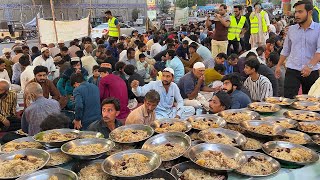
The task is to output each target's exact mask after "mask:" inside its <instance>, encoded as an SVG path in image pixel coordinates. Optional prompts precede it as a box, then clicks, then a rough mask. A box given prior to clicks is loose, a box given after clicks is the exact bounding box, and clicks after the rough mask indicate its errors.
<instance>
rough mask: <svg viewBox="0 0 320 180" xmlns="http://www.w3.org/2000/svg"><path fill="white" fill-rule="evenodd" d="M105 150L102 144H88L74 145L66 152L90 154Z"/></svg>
mask: <svg viewBox="0 0 320 180" xmlns="http://www.w3.org/2000/svg"><path fill="white" fill-rule="evenodd" d="M103 152H105V148H104V146H103V145H102V144H89V145H81V146H74V147H71V148H70V149H69V150H68V153H70V154H74V155H92V154H101V153H103Z"/></svg>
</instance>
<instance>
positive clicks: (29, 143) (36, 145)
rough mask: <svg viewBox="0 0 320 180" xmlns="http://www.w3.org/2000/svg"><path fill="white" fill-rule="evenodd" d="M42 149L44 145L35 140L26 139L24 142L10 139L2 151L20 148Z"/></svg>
mask: <svg viewBox="0 0 320 180" xmlns="http://www.w3.org/2000/svg"><path fill="white" fill-rule="evenodd" d="M26 148H30V149H40V148H42V145H41V144H40V143H38V142H35V141H24V142H14V141H10V142H8V143H6V144H4V145H3V147H2V151H3V152H13V151H16V150H20V149H26Z"/></svg>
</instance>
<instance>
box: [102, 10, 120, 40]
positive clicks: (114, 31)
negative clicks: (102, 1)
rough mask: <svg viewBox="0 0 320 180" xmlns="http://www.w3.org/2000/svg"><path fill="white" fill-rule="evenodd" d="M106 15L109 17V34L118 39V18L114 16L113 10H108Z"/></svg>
mask: <svg viewBox="0 0 320 180" xmlns="http://www.w3.org/2000/svg"><path fill="white" fill-rule="evenodd" d="M105 15H106V17H107V19H108V27H109V29H108V36H109V37H112V38H115V39H116V40H118V38H119V36H120V24H119V21H118V19H117V18H115V17H113V16H112V13H111V11H109V10H108V11H106V12H105Z"/></svg>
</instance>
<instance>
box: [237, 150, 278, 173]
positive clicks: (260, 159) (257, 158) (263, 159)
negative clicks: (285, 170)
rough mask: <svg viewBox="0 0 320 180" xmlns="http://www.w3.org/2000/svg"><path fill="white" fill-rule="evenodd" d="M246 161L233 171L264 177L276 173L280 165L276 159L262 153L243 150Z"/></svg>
mask: <svg viewBox="0 0 320 180" xmlns="http://www.w3.org/2000/svg"><path fill="white" fill-rule="evenodd" d="M243 153H244V154H245V156H246V157H247V162H246V163H244V164H243V165H241V167H240V168H239V169H236V170H235V171H236V172H237V173H239V174H242V175H246V176H251V177H265V176H270V175H272V174H275V173H277V172H278V171H279V170H280V168H281V166H280V163H279V162H278V161H276V160H275V159H273V158H272V157H270V156H267V155H265V154H263V153H259V152H254V151H244V152H243Z"/></svg>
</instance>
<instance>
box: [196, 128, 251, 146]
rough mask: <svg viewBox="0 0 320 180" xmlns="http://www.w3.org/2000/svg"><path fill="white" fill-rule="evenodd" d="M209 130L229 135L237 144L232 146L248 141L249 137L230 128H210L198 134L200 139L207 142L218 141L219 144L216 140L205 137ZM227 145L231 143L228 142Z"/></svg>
mask: <svg viewBox="0 0 320 180" xmlns="http://www.w3.org/2000/svg"><path fill="white" fill-rule="evenodd" d="M208 132H209V133H213V134H224V135H226V136H228V137H229V138H230V139H232V140H234V141H235V142H236V144H237V145H232V146H242V145H243V144H244V143H245V142H246V141H247V138H246V137H245V136H244V135H242V134H241V133H239V132H237V131H232V130H229V129H223V128H210V129H206V130H203V131H201V132H200V133H199V134H198V137H199V139H200V140H202V141H205V142H207V143H216V144H217V142H214V141H211V142H210V141H208V140H207V139H206V138H205V136H204V135H205V134H206V133H208ZM226 145H230V144H226Z"/></svg>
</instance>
